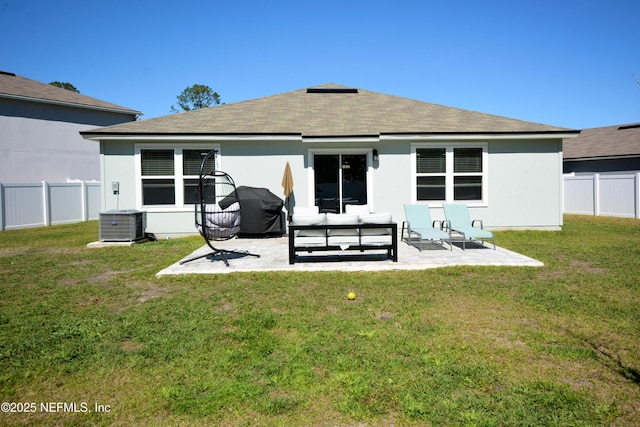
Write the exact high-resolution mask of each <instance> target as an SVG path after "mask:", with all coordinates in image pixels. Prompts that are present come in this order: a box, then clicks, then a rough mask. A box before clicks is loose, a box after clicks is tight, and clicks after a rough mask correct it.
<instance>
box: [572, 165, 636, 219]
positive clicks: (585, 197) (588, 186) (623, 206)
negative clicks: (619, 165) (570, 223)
mask: <svg viewBox="0 0 640 427" xmlns="http://www.w3.org/2000/svg"><path fill="white" fill-rule="evenodd" d="M564 213H568V214H582V215H601V216H619V217H626V218H640V173H621V174H593V175H573V174H570V175H564Z"/></svg>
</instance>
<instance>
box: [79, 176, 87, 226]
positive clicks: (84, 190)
mask: <svg viewBox="0 0 640 427" xmlns="http://www.w3.org/2000/svg"><path fill="white" fill-rule="evenodd" d="M80 191H81V192H82V196H81V198H80V199H81V200H82V220H83V221H87V220H88V219H89V206H88V204H87V203H88V199H89V197H88V194H87V191H88V190H87V183H86V181H82V185H81V186H80Z"/></svg>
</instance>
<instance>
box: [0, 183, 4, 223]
mask: <svg viewBox="0 0 640 427" xmlns="http://www.w3.org/2000/svg"><path fill="white" fill-rule="evenodd" d="M4 227H5V223H4V185H2V184H1V183H0V231H2V230H4Z"/></svg>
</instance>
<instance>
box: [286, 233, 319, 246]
mask: <svg viewBox="0 0 640 427" xmlns="http://www.w3.org/2000/svg"><path fill="white" fill-rule="evenodd" d="M293 245H294V246H295V247H296V248H322V247H324V246H326V245H327V238H326V237H325V236H324V235H323V236H322V237H320V236H300V235H299V234H298V235H297V236H296V237H294V238H293Z"/></svg>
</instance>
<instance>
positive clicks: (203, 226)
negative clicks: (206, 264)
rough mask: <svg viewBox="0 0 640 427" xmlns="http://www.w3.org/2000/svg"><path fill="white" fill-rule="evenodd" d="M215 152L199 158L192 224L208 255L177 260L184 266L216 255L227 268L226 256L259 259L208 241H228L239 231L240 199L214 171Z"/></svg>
mask: <svg viewBox="0 0 640 427" xmlns="http://www.w3.org/2000/svg"><path fill="white" fill-rule="evenodd" d="M215 155H216V151H215V150H214V151H210V152H209V153H207V155H206V156H205V157H204V159H202V163H201V165H200V178H199V182H198V189H197V191H196V203H195V221H196V228H197V229H198V231H199V232H200V235H202V237H203V238H204V240H205V242H207V245H208V246H209V247H210V248H211V250H212V252H209V253H206V254H204V255H199V256H196V257H193V258H189V259H186V260H183V261H180V264H184V263H187V262H190V261H194V260H196V259H200V258H205V257H215V256H216V255H220V258H222V261H224V263H225V265H226V266H227V267H228V266H229V260H228V259H227V255H228V254H235V255H242V256H254V257H258V258H259V257H260V255H258V254H252V253H249V252H248V251H232V250H228V249H219V248H216V247H215V246H214V245H213V243H212V242H215V241H222V240H229V239H233V238H234V237H236V235H237V234H238V233H239V232H240V220H241V212H240V200H239V199H238V194H237V191H236V185H235V183H234V182H233V178H231V176H229V174H227V173H225V172H222V171H217V170H215V166H214V165H215V162H214V161H210V159H211V160H213V159H214V158H215Z"/></svg>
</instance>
